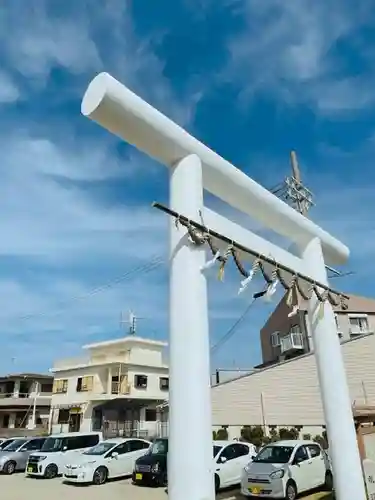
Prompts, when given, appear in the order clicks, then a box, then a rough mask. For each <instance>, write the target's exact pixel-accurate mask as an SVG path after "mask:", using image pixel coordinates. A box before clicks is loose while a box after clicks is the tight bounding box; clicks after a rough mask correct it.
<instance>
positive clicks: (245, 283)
mask: <svg viewBox="0 0 375 500" xmlns="http://www.w3.org/2000/svg"><path fill="white" fill-rule="evenodd" d="M258 267H259V261H258V260H256V261H254V264H253V267H252V269H251V271H250V272H249V276H248V277H247V278H245V279H244V280H242V281H241V286H240V288H239V290H238V295H240V294H241V293H242V292H244V291H245V290H246V288H247V287H248V286H249V284H250V281H251V280H252V279H253V278H254V275H255V273H256V272H257V270H258Z"/></svg>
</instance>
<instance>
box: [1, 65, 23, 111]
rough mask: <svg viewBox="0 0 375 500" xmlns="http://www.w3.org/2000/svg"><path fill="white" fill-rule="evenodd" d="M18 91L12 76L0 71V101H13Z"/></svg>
mask: <svg viewBox="0 0 375 500" xmlns="http://www.w3.org/2000/svg"><path fill="white" fill-rule="evenodd" d="M19 97H20V92H19V90H18V87H17V85H16V84H15V82H14V81H13V80H12V78H11V77H10V76H9V75H8V74H7V73H5V72H4V71H0V103H13V102H16V101H18V99H19Z"/></svg>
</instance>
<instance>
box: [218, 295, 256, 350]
mask: <svg viewBox="0 0 375 500" xmlns="http://www.w3.org/2000/svg"><path fill="white" fill-rule="evenodd" d="M255 301H256V297H253V299H252V301H251V302H250V304H248V306H247V307H246V309H245V310H244V312H243V313H242V314H241V316H240V317H239V318H238V319H237V320H236V321H235V322H234V324H233V325H232V326H231V327H230V328H229V330H228V331H227V333H226V334H225V335H223V336H222V337H221V338H220V339H219V340H218V341H217V342H216V344H214V345H213V346H212V347H211V354H213V353H214V352H216V351H217V350H218V349H219V348H220V347H222V346H223V345H224V344H225V343H226V342H228V340H230V339H231V338H232V337H233V335H234V334H235V333H236V331H237V328H238V326H239V325H240V324H241V323H242V321H243V320H244V319H245V317H246V315H247V314H248V312H249V311H250V309H251V308H252V306H253V305H254V302H255Z"/></svg>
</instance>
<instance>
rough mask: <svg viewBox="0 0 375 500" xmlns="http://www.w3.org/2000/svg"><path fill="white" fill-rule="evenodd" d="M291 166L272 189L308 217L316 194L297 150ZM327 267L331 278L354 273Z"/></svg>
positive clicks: (293, 154)
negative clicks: (305, 176) (289, 172)
mask: <svg viewBox="0 0 375 500" xmlns="http://www.w3.org/2000/svg"><path fill="white" fill-rule="evenodd" d="M290 166H291V170H292V175H290V176H288V177H286V178H285V179H284V181H283V182H282V183H280V184H277V185H276V186H274V187H273V188H272V189H270V191H271V193H273V194H274V195H275V196H277V197H278V198H281V199H282V200H283V201H285V203H287V204H288V205H290V206H291V207H293V208H294V209H295V210H296V211H297V212H299V213H300V214H302V215H304V216H305V217H307V214H308V211H309V210H310V208H311V207H312V206H315V203H314V201H313V200H314V194H313V193H312V192H311V191H310V190H309V189H308V188H307V187H306V186H305V185H304V184H303V182H302V176H301V170H300V168H299V164H298V159H297V154H296V152H295V151H291V152H290ZM326 269H327V271H329V272H330V273H331V275H330V276H329V278H341V277H344V276H350V275H352V274H354V273H353V272H352V271H349V272H347V273H341V272H340V271H337V270H336V269H334V268H333V267H330V266H327V265H326Z"/></svg>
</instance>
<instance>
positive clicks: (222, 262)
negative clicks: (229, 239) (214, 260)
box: [217, 245, 233, 281]
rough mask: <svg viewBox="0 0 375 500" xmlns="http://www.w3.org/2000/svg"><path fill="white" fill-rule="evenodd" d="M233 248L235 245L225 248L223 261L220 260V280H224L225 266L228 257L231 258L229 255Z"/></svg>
mask: <svg viewBox="0 0 375 500" xmlns="http://www.w3.org/2000/svg"><path fill="white" fill-rule="evenodd" d="M232 249H233V245H229V247H228V248H227V249H226V250H225V253H224V255H223V257H222V259H220V261H221V262H220V267H219V272H218V275H217V277H218V279H219V281H223V280H224V268H225V264H226V263H227V261H228V258H229V256H230V255H231V253H232Z"/></svg>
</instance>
